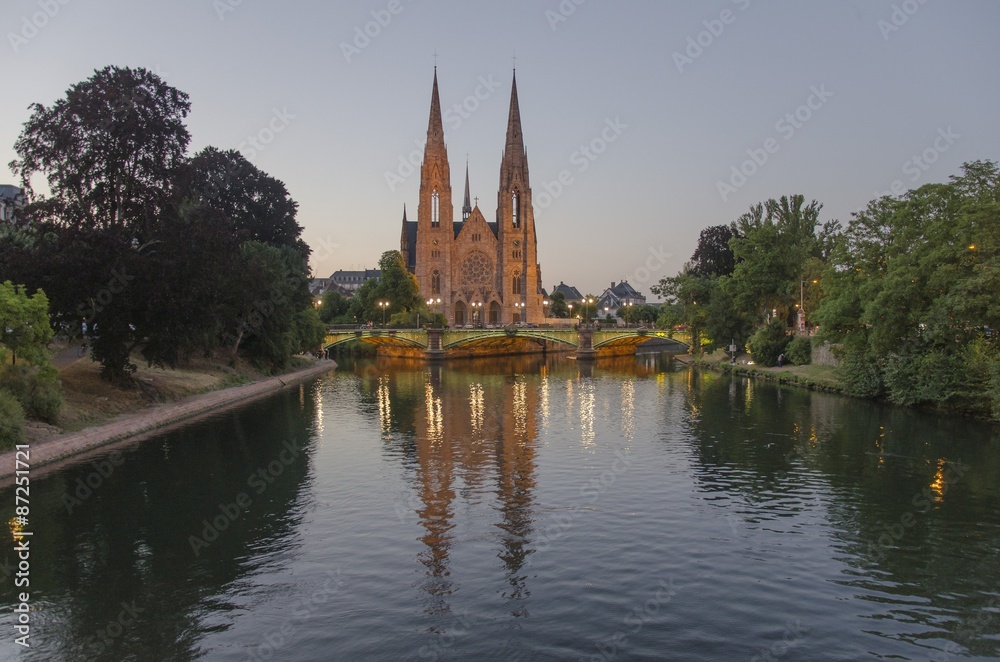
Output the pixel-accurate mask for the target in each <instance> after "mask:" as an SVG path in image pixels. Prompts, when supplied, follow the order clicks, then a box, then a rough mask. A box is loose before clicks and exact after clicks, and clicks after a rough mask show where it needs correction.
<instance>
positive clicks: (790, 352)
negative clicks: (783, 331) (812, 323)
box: [785, 336, 812, 365]
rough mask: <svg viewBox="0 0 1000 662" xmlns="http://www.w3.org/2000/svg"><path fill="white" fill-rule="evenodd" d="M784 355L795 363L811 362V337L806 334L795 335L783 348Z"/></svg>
mask: <svg viewBox="0 0 1000 662" xmlns="http://www.w3.org/2000/svg"><path fill="white" fill-rule="evenodd" d="M785 356H786V357H787V358H788V360H789V361H791V362H792V363H794V364H795V365H809V364H810V363H812V339H811V338H809V337H808V336H795V337H794V338H792V341H791V342H790V343H788V347H787V348H786V349H785Z"/></svg>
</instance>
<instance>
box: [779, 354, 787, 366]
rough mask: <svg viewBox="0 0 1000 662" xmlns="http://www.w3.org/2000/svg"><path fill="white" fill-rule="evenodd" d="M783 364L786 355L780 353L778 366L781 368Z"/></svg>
mask: <svg viewBox="0 0 1000 662" xmlns="http://www.w3.org/2000/svg"><path fill="white" fill-rule="evenodd" d="M783 365H785V355H784V354H778V367H779V368H780V367H781V366H783Z"/></svg>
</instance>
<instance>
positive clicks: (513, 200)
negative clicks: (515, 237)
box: [510, 191, 521, 228]
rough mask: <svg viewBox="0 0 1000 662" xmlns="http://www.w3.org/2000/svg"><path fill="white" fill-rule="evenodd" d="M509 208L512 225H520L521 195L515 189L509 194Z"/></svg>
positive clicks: (517, 226) (516, 226)
mask: <svg viewBox="0 0 1000 662" xmlns="http://www.w3.org/2000/svg"><path fill="white" fill-rule="evenodd" d="M510 209H511V218H512V219H513V225H514V227H515V228H519V227H521V196H520V195H518V193H517V191H514V192H513V193H511V194H510Z"/></svg>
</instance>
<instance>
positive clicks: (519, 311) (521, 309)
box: [514, 301, 528, 322]
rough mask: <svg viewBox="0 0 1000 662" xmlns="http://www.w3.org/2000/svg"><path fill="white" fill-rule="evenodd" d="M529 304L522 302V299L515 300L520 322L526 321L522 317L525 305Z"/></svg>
mask: <svg viewBox="0 0 1000 662" xmlns="http://www.w3.org/2000/svg"><path fill="white" fill-rule="evenodd" d="M527 305H528V304H526V303H521V302H520V301H515V302H514V309H515V311H516V312H517V321H518V322H523V321H524V320H522V319H521V313H522V312H523V311H524V307H525V306H527Z"/></svg>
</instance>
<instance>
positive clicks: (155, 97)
mask: <svg viewBox="0 0 1000 662" xmlns="http://www.w3.org/2000/svg"><path fill="white" fill-rule="evenodd" d="M190 107H191V105H190V102H189V101H188V96H187V95H186V94H184V93H183V92H180V91H179V90H177V89H175V88H173V87H170V86H169V85H167V84H166V83H165V82H163V80H161V79H160V77H159V76H157V75H156V74H154V73H152V72H149V71H147V70H145V69H131V68H127V67H126V68H119V67H106V68H104V69H101V70H100V71H97V72H95V73H94V75H93V76H92V77H91V78H89V79H88V80H86V81H84V82H82V83H78V84H76V85H73V86H72V87H71V88H70V89H69V90H68V91H67V92H66V96H65V97H64V98H62V99H59V100H58V101H56V102H55V103H54V104H52V105H51V106H44V105H42V104H34V105H33V106H31V109H32V114H31V117H30V118H29V119H28V121H27V122H26V123H25V124H24V128H23V130H22V132H21V135H20V137H19V138H18V139H17V142H16V143H15V145H14V150H15V151H16V153H17V158H16V159H15V160H14V161H12V162H11V164H10V167H11V169H12V170H13V171H14V172H15V173H16V174H17V175H18V176H19V177H20V180H21V185H22V186H23V187H24V188H25V189H26V190H27V191H28V193H29V196H32V197H34V195H33V194H34V188H33V186H32V180H33V177H34V176H35V175H36V174H40V175H42V176H44V178H45V180H46V182H47V184H48V187H49V190H50V191H51V197H49V198H47V199H42V200H38V201H34V202H33V203H32V204H31V205H29V209H28V211H27V212H26V213H27V215H28V216H29V217H33V218H36V219H46V220H51V221H52V222H54V223H55V224H57V225H61V226H70V227H84V228H95V229H101V230H112V229H114V230H124V231H125V232H127V233H128V234H130V235H133V236H134V237H137V238H140V239H141V235H142V233H143V231H144V230H146V229H147V228H148V226H149V225H150V224H151V223H154V222H155V220H156V219H157V217H158V215H159V212H160V211H162V209H163V207H164V204H165V202H166V199H167V197H168V195H169V192H170V188H171V182H172V177H173V174H174V172H175V169H176V167H177V166H178V165H179V164H180V163H181V162H182V161H183V159H184V155H185V152H186V150H187V145H188V143H189V141H190V135H189V134H188V131H187V128H186V127H185V126H184V119H185V118H186V117H187V114H188V112H189V110H190Z"/></svg>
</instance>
